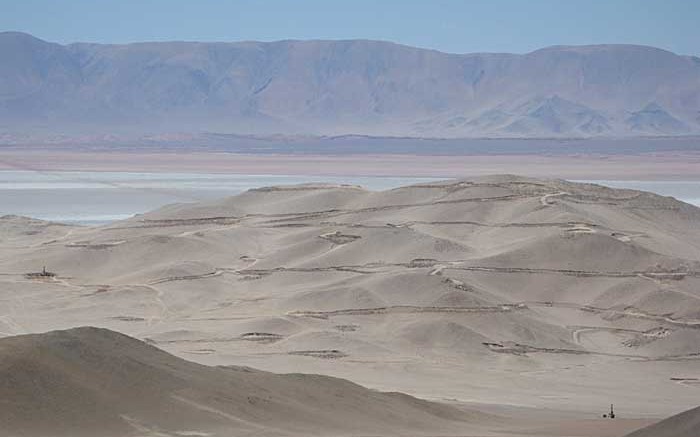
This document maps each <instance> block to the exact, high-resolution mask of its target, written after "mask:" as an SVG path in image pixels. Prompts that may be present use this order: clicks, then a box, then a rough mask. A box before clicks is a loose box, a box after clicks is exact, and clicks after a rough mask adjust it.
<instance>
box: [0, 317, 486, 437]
mask: <svg viewBox="0 0 700 437" xmlns="http://www.w3.org/2000/svg"><path fill="white" fill-rule="evenodd" d="M0 363H1V364H0V376H1V377H0V399H3V408H1V409H0V435H3V436H14V435H22V436H78V435H85V436H95V435H99V436H137V435H138V436H144V435H153V436H155V435H158V436H164V435H167V436H178V435H180V436H186V435H200V436H204V435H206V436H215V435H221V436H224V435H231V433H232V432H233V433H236V435H244V434H246V435H247V434H250V435H270V436H276V435H346V434H356V433H358V432H359V433H382V434H400V433H406V432H407V431H410V433H411V434H413V435H421V434H426V433H428V432H433V433H435V432H444V433H449V434H452V433H454V432H456V431H457V430H459V429H460V428H461V429H463V428H464V427H465V426H466V425H467V424H469V423H470V422H471V423H472V424H477V423H478V422H479V421H480V420H481V421H483V420H484V419H487V418H488V416H487V415H484V414H479V413H474V412H467V411H461V410H458V409H456V408H453V407H449V406H446V405H440V404H435V403H430V402H426V401H422V400H419V399H416V398H412V397H410V396H406V395H402V394H399V393H380V392H375V391H372V390H368V389H366V388H363V387H361V386H358V385H355V384H353V383H350V382H348V381H346V380H341V379H336V378H330V377H325V376H319V375H303V374H287V375H276V374H272V373H267V372H261V371H258V370H253V369H250V368H246V367H230V366H229V367H207V366H202V365H198V364H194V363H191V362H187V361H185V360H182V359H179V358H176V357H174V356H172V355H170V354H167V353H165V352H163V351H161V350H159V349H157V348H155V347H153V346H150V345H147V344H145V343H143V342H140V341H138V340H136V339H133V338H130V337H127V336H124V335H122V334H118V333H116V332H114V331H109V330H105V329H97V328H75V329H71V330H67V331H52V332H48V333H45V334H35V335H22V336H16V337H8V338H4V339H2V340H0Z"/></svg>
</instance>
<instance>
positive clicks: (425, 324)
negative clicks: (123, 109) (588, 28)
mask: <svg viewBox="0 0 700 437" xmlns="http://www.w3.org/2000/svg"><path fill="white" fill-rule="evenodd" d="M698 229H700V209H698V208H697V207H694V206H691V205H688V204H684V203H682V202H679V201H677V200H675V199H672V198H668V197H661V196H658V195H654V194H650V193H645V192H639V191H632V190H621V189H610V188H606V187H602V186H597V185H589V184H577V183H570V182H565V181H561V180H543V179H532V178H525V177H517V176H486V177H480V178H475V179H470V180H459V181H455V180H451V181H446V182H440V183H431V184H423V185H416V186H410V187H403V188H398V189H393V190H388V191H383V192H371V191H367V190H365V189H362V188H361V187H355V186H330V185H300V186H285V187H269V188H260V189H256V190H250V191H248V192H245V193H243V194H241V195H238V196H235V197H230V198H225V199H222V200H218V201H212V202H208V203H197V204H176V205H170V206H166V207H163V208H161V209H159V210H156V211H153V212H150V213H147V214H144V215H139V216H136V217H134V218H131V219H128V220H125V221H120V222H116V223H113V224H110V225H107V226H102V227H78V226H68V225H63V224H56V223H49V222H43V221H39V220H34V219H30V218H25V217H16V216H5V217H2V218H0V335H1V336H3V337H8V338H0V357H1V356H3V353H5V354H10V355H5V356H16V355H17V354H16V353H15V352H14V351H25V352H24V354H23V355H22V354H19V356H21V357H22V359H21V360H18V361H12V360H10V361H9V362H10V363H13V364H12V365H13V366H15V367H13V369H15V370H17V369H22V372H18V373H11V372H9V371H8V370H7V369H8V368H7V366H5V367H3V364H2V363H3V362H7V360H6V361H0V373H2V372H6V373H3V375H19V376H16V377H13V378H15V379H13V378H9V377H8V378H5V379H3V381H4V382H0V393H1V394H3V397H4V398H5V399H18V400H17V401H11V402H9V404H11V405H14V407H13V408H14V409H12V408H4V409H2V410H0V424H2V423H5V424H6V425H7V426H10V425H11V424H14V425H12V426H15V427H18V426H20V427H21V426H22V424H23V423H27V422H26V421H27V420H28V419H26V417H27V414H28V413H27V411H28V410H29V409H30V408H32V405H33V404H32V401H33V400H34V399H35V398H42V396H41V393H42V392H35V391H32V390H30V389H29V388H28V387H29V385H31V384H29V383H28V382H26V381H23V380H22V375H27V376H26V378H27V381H37V380H39V381H41V380H42V379H41V378H49V376H50V375H52V374H54V373H52V372H59V370H60V372H61V373H60V374H61V375H63V376H65V375H72V376H70V377H69V376H65V378H66V379H65V380H63V379H62V380H61V381H67V382H65V384H64V385H60V384H59V385H60V386H56V387H54V386H51V387H49V388H50V390H49V389H48V388H47V387H45V386H42V387H43V388H42V389H41V390H48V391H47V392H48V393H51V394H52V396H57V397H56V398H53V397H49V398H45V404H42V406H41V407H42V408H43V410H38V411H43V412H44V413H46V414H42V415H41V417H43V419H37V420H36V421H35V425H36V431H35V432H36V433H41V432H45V429H46V427H48V428H49V429H50V428H51V427H52V426H53V425H52V424H54V423H59V422H60V423H64V424H66V423H68V425H66V426H69V425H70V424H71V423H73V422H71V421H75V423H79V422H80V421H81V420H82V421H85V420H87V419H85V417H89V416H90V408H91V407H90V406H91V405H93V406H97V408H99V407H100V406H102V407H103V409H102V410H101V411H106V412H107V413H105V414H107V415H108V416H109V417H105V418H104V420H105V422H104V423H108V424H109V426H106V425H105V427H104V432H105V433H108V432H112V434H109V435H120V434H119V433H124V432H126V431H125V430H129V431H128V432H131V433H133V434H132V435H134V436H136V435H147V436H151V435H152V436H155V435H159V436H177V435H197V436H200V435H202V436H203V435H212V436H223V435H231V434H226V432H227V431H225V430H227V429H234V430H237V433H236V434H235V435H244V431H245V432H247V433H249V434H250V435H284V434H286V433H289V434H295V435H334V434H338V435H378V434H381V435H384V434H401V435H411V434H415V435H469V436H526V435H528V436H599V437H602V436H623V435H625V434H627V433H629V432H631V431H633V430H635V429H637V428H641V427H643V426H646V425H649V424H651V423H652V422H655V421H657V420H659V419H661V418H663V417H667V416H670V415H672V414H676V413H679V412H681V411H684V410H688V409H690V408H693V407H696V406H697V405H698V404H699V403H700V401H699V400H700V232H698ZM44 267H45V268H46V270H47V271H48V272H47V273H46V274H40V272H42V271H43V269H44ZM77 326H95V327H100V328H108V329H110V330H113V331H118V332H121V333H124V334H126V335H128V336H131V337H135V338H136V339H140V340H143V341H144V342H146V343H147V344H148V345H146V344H143V343H141V342H138V341H135V340H131V339H128V338H127V337H123V336H121V335H119V334H115V333H111V332H110V331H106V330H92V329H83V330H71V331H66V332H63V333H53V334H46V335H45V336H44V337H29V338H27V337H13V336H16V335H21V334H28V333H39V332H46V331H51V330H57V329H68V328H74V327H77ZM23 338H24V339H26V341H24V340H21V339H23ZM13 339H20V340H13ZM57 345H58V346H57ZM149 345H152V346H155V347H157V348H159V349H162V350H164V351H166V352H169V353H171V354H173V355H175V357H172V356H170V355H167V354H164V353H162V352H160V351H158V350H157V349H155V348H153V347H151V346H149ZM27 351H28V352H27ZM176 357H179V358H182V359H184V360H187V361H190V362H194V363H199V364H204V365H206V366H247V367H251V368H255V369H260V370H263V371H266V372H276V373H296V372H299V373H306V374H308V373H313V374H321V375H328V376H332V377H339V378H345V379H348V380H350V381H352V382H354V383H357V384H362V385H363V386H365V387H368V388H370V389H374V390H379V391H381V392H402V393H406V394H409V395H412V396H416V397H418V398H422V399H426V400H429V401H436V402H439V403H429V402H424V401H418V400H415V399H413V398H410V397H407V396H403V395H396V394H385V393H379V392H377V391H374V390H372V391H370V390H365V389H363V388H361V387H358V386H356V385H353V384H350V383H347V382H345V381H339V380H336V379H330V378H322V377H307V378H309V379H311V381H307V383H306V384H304V381H301V380H300V379H299V378H301V379H302V380H303V379H304V378H303V377H299V376H293V375H292V376H289V375H286V376H285V375H282V376H274V375H271V374H269V373H265V372H257V371H253V370H249V369H248V370H246V369H247V367H203V366H199V365H198V364H193V363H186V362H185V361H182V360H180V359H179V358H176ZM115 363H117V364H119V365H117V364H115ZM86 368H90V369H92V370H91V371H90V372H89V375H88V376H85V377H80V378H79V377H78V376H76V375H78V374H84V372H85V371H86V370H85V369H86ZM57 369H59V370H57ZM118 369H124V371H125V372H126V371H132V372H136V374H138V375H141V376H140V377H139V380H138V382H133V383H125V379H124V377H123V375H120V374H119V370H118ZM23 372H24V373H23ZM47 372H48V373H47ZM246 372H249V373H250V374H251V375H252V376H246V374H245V373H246ZM106 375H110V376H109V377H107V376H106ZM63 376H62V377H63ZM251 378H252V379H251ZM290 378H291V379H290ZM295 378H296V379H295ZM314 378H316V379H314ZM78 380H80V381H85V382H82V383H77V382H76V381H78ZM217 382H218V383H217ZM27 384H29V385H27ZM36 384H38V385H37V387H39V386H40V385H41V384H40V383H36ZM131 384H134V387H131ZM217 384H219V385H217ZM74 385H75V386H76V387H78V388H75V390H78V389H79V390H80V391H70V390H69V392H70V393H72V394H76V393H88V394H89V396H87V397H86V398H85V399H87V400H86V401H84V404H78V403H75V404H70V405H64V406H61V405H62V402H61V399H60V395H61V394H63V395H66V394H67V393H68V392H64V391H62V390H64V388H65V387H74ZM139 385H141V386H140V387H138V386H139ZM225 387H230V390H231V392H232V393H235V395H234V394H230V395H227V394H226V391H225V390H224V388H225ZM3 390H5V391H3ZM66 390H67V389H66ZM71 390H73V389H71ZM113 390H114V393H117V394H115V395H114V396H112V395H110V393H112V391H113ZM83 391H84V392H83ZM243 392H246V393H248V392H249V393H253V394H252V395H251V396H253V401H251V399H250V398H249V399H247V401H246V400H245V399H244V398H240V399H239V398H235V399H234V397H236V396H242V394H241V393H243ZM18 393H19V394H18ZM119 394H121V395H119ZM227 396H230V398H227ZM74 398H76V399H77V397H75V396H74ZM117 398H118V399H122V400H123V399H131V398H133V399H137V400H138V399H140V401H139V402H142V403H144V405H145V404H146V403H149V402H152V403H154V405H163V406H166V407H167V411H171V412H172V414H170V415H169V416H168V417H165V415H164V414H163V413H162V412H161V413H158V412H157V411H152V410H149V409H148V408H145V407H144V408H142V409H140V410H139V409H138V408H137V409H136V411H133V410H134V408H135V407H134V406H133V405H134V404H131V405H126V404H124V403H121V402H122V401H118V400H116V399H117ZM90 399H94V402H91V401H90ZM265 399H267V400H268V402H269V403H267V404H264V405H262V406H261V405H255V402H257V401H259V400H265ZM270 399H272V400H270ZM290 399H294V402H293V403H292V402H291V401H290ZM285 400H286V401H287V402H286V401H285ZM22 402H24V403H22ZM75 402H78V401H75ZM134 402H135V405H140V404H139V403H138V402H136V401H134ZM158 402H160V404H158ZM127 404H128V402H127ZM610 404H615V409H616V413H617V415H618V418H617V419H615V420H609V419H602V417H601V416H602V414H604V413H606V412H607V411H608V409H609V406H610ZM382 408H386V411H387V413H386V414H378V411H382ZM130 409H131V410H130ZM127 410H128V411H127ZM3 411H4V412H5V413H3ZM57 411H58V412H60V411H63V413H61V414H67V416H61V417H59V418H55V417H54V418H52V417H51V414H54V413H55V414H59V413H58V412H57ZM75 411H85V417H79V415H76V413H75ZM312 411H320V413H319V415H318V416H314V415H311V413H310V412H312ZM340 411H343V412H344V414H345V415H342V414H341V415H340V416H339V415H338V414H340V413H339V412H340ZM47 412H48V413H47ZM49 413H51V414H49ZM139 414H140V415H139ZM173 416H176V417H177V418H178V419H177V420H174V419H172V417H173ZM66 417H70V418H71V419H70V420H68V421H66ZM290 418H295V419H294V420H292V419H290ZM401 418H404V419H405V418H410V419H411V420H410V421H409V422H410V423H407V422H405V421H404V420H403V419H401ZM188 419H189V421H188ZM23 420H24V421H25V422H23ZM42 420H43V422H42ZM3 421H4V422H3ZM80 423H83V422H80ZM261 423H264V424H266V425H261ZM285 423H287V424H290V423H291V424H292V425H289V427H288V428H285V427H284V424H285ZM186 425H187V426H186ZM392 425H393V426H392ZM82 426H84V423H83V425H82ZM42 427H44V428H42ZM8 429H9V428H8ZM16 429H17V428H16ZM16 429H15V431H16ZM42 429H43V430H44V431H42ZM9 432H10V433H9V434H8V433H5V434H3V433H2V431H0V435H24V434H20V433H17V434H13V433H12V432H13V430H10V431H9ZM66 432H67V433H70V432H71V431H70V430H69V431H66ZM27 435H40V434H27ZM65 435H70V434H65ZM659 435H663V434H661V433H659ZM688 435H689V436H690V435H691V434H688Z"/></svg>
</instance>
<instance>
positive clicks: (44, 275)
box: [26, 266, 56, 279]
mask: <svg viewBox="0 0 700 437" xmlns="http://www.w3.org/2000/svg"><path fill="white" fill-rule="evenodd" d="M26 276H27V277H28V278H30V279H31V278H53V277H55V276H56V274H55V273H54V272H49V271H48V270H46V266H44V268H43V269H42V270H41V271H40V272H32V273H27V275H26Z"/></svg>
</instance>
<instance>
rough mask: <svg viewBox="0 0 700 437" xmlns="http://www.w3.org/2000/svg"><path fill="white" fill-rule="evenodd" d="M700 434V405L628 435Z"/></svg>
mask: <svg viewBox="0 0 700 437" xmlns="http://www.w3.org/2000/svg"><path fill="white" fill-rule="evenodd" d="M699 435H700V407H698V408H693V409H692V410H688V411H684V412H683V413H680V414H677V415H675V416H671V417H669V418H668V419H664V420H662V421H661V422H659V423H655V424H654V425H651V426H648V427H646V428H643V429H640V430H638V431H635V432H633V433H631V434H628V435H627V437H697V436H699Z"/></svg>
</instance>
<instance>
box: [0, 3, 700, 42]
mask: <svg viewBox="0 0 700 437" xmlns="http://www.w3.org/2000/svg"><path fill="white" fill-rule="evenodd" d="M1 3H6V5H5V7H4V8H3V15H2V16H1V17H0V29H1V30H14V31H21V32H26V33H31V34H33V35H35V36H37V37H39V38H42V39H46V40H50V41H56V42H59V43H62V44H67V43H73V42H94V43H116V44H120V43H129V42H140V41H204V42H215V41H216V42H234V41H264V42H270V41H278V40H287V39H299V40H309V39H314V40H315V39H324V40H325V39H329V40H346V39H370V40H382V41H391V42H395V43H398V44H404V45H409V46H414V47H421V48H429V49H435V50H439V51H443V52H446V53H458V54H459V53H474V52H500V53H520V54H522V53H527V52H530V51H533V50H536V49H538V48H542V47H547V46H552V45H588V44H638V45H649V46H654V47H660V48H663V49H665V50H670V51H672V52H675V53H678V54H682V55H700V52H699V51H698V49H697V47H700V31H699V30H698V29H697V26H696V25H695V21H696V20H695V19H694V18H695V17H697V16H698V15H699V14H700V5H699V4H698V3H697V2H693V1H691V0H672V1H666V2H656V1H651V0H642V1H637V2H634V4H633V5H632V4H631V3H630V2H626V1H621V0H617V1H609V2H597V3H596V2H594V3H588V4H586V5H585V7H581V6H580V5H578V4H576V3H574V2H558V1H551V0H546V1H539V2H527V3H526V4H525V3H523V2H518V1H514V0H500V1H495V2H463V1H454V0H447V1H445V0H443V1H439V2H430V3H427V2H426V3H423V2H400V1H394V0H390V1H384V2H381V3H379V4H376V3H374V2H370V1H368V0H360V1H356V2H353V3H352V4H344V3H340V2H324V1H317V0H311V1H305V2H304V3H303V4H302V5H301V6H300V5H299V4H298V3H297V2H289V1H273V2H265V3H264V4H263V3H262V2H260V3H258V2H251V1H242V2H220V3H213V2H212V3H209V4H206V5H202V4H201V3H191V2H185V1H163V0H158V1H150V2H147V3H144V2H138V1H134V0H127V1H122V2H119V3H118V5H117V4H114V3H111V4H110V2H104V1H86V0H78V1H73V2H70V4H59V3H56V2H45V1H41V0H29V1H23V2H21V3H18V2H10V1H7V0H4V1H3V2H1ZM524 16H526V17H528V19H527V20H523V17H524ZM420 29H425V30H427V29H429V30H430V31H425V32H423V31H420Z"/></svg>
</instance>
